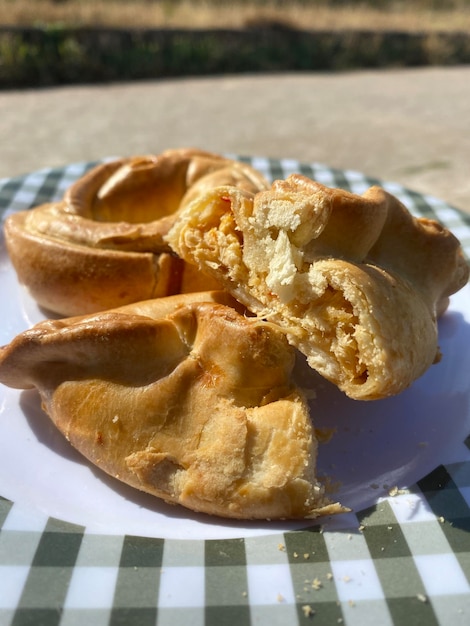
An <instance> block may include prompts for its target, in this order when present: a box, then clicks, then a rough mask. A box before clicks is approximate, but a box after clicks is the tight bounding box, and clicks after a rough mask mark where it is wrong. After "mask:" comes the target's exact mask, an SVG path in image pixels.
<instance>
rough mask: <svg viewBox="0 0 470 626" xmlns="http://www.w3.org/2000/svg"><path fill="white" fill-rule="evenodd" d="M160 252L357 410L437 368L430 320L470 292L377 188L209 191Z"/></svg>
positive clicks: (438, 235)
mask: <svg viewBox="0 0 470 626" xmlns="http://www.w3.org/2000/svg"><path fill="white" fill-rule="evenodd" d="M167 240H168V242H169V243H170V245H171V247H172V248H173V250H174V251H175V252H176V253H177V254H178V255H180V256H181V258H183V259H184V260H185V261H187V262H189V263H194V264H195V265H196V266H197V267H198V268H199V269H200V270H202V271H203V272H205V273H207V274H208V275H209V276H212V277H213V278H215V279H216V280H217V281H218V282H219V283H220V284H221V285H223V287H224V288H225V289H227V290H228V291H230V293H231V294H232V295H233V296H234V297H235V298H237V300H239V301H240V302H241V303H243V304H244V305H245V306H247V307H248V309H250V311H252V312H253V313H255V314H257V315H258V316H259V317H264V318H266V319H268V320H270V321H272V322H273V323H277V324H279V326H280V327H282V328H283V329H284V331H285V332H286V333H287V337H288V339H289V341H290V342H291V343H292V344H293V345H294V346H296V347H297V348H298V349H299V350H300V351H301V352H303V353H304V354H305V355H306V356H307V360H308V363H309V364H310V366H311V367H312V368H314V369H315V370H317V371H318V372H319V373H320V374H322V375H323V376H324V377H326V378H327V379H328V380H330V381H332V382H333V383H335V384H336V385H338V386H339V387H340V389H342V390H343V391H344V392H345V393H346V394H347V395H348V396H350V397H351V398H356V399H363V400H371V399H376V398H382V397H386V396H390V395H393V394H396V393H398V392H400V391H402V390H403V389H405V388H406V387H408V386H409V385H410V384H411V383H412V382H413V381H414V380H415V379H416V378H417V377H419V376H420V375H421V374H423V372H425V371H426V369H427V368H428V367H429V366H430V365H431V364H432V363H433V362H435V361H436V360H437V359H438V358H439V352H438V346H437V324H436V318H437V316H438V315H439V314H441V313H442V312H443V311H444V310H445V309H446V307H447V305H448V298H449V295H450V294H452V293H454V292H456V291H457V290H458V289H460V288H461V287H462V286H463V285H464V284H465V283H466V282H467V280H468V266H467V263H466V261H465V259H464V257H463V254H462V251H461V247H460V245H459V242H458V240H457V239H456V238H455V237H454V236H453V235H452V234H451V233H450V232H449V231H448V230H447V229H445V228H443V227H442V226H440V225H439V224H438V223H437V222H435V221H432V220H428V219H416V218H414V217H413V216H412V215H411V214H410V213H409V211H408V210H407V209H406V208H405V207H404V206H403V204H401V203H400V202H399V201H398V199H397V198H395V197H394V196H392V195H390V194H389V193H387V192H386V191H384V190H383V189H381V188H379V187H372V188H371V189H369V190H368V191H366V192H365V193H364V195H363V196H359V195H355V194H352V193H348V192H346V191H342V190H339V189H330V188H327V187H325V186H323V185H321V184H319V183H317V182H314V181H312V180H310V179H308V178H306V177H304V176H301V175H292V176H290V177H289V178H288V179H287V180H285V181H276V182H275V183H274V184H273V185H272V187H271V189H270V190H268V191H261V192H259V193H257V194H253V193H247V192H243V191H241V190H237V189H234V188H233V187H221V188H219V189H215V190H210V191H208V192H207V193H206V194H205V196H202V197H200V198H198V199H196V200H194V201H193V202H192V203H191V204H189V205H188V206H186V207H185V209H184V210H183V211H182V212H181V214H180V215H179V216H178V220H177V222H176V223H175V225H174V226H173V228H172V229H171V230H170V232H169V234H168V236H167Z"/></svg>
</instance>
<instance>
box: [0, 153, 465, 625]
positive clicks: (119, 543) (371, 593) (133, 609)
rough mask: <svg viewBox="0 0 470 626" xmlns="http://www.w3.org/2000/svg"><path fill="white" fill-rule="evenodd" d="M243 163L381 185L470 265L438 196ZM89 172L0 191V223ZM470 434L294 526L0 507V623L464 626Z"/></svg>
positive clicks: (275, 174)
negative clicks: (313, 520)
mask: <svg viewBox="0 0 470 626" xmlns="http://www.w3.org/2000/svg"><path fill="white" fill-rule="evenodd" d="M229 156H234V155H229ZM242 160H246V161H247V162H250V163H252V165H254V166H255V167H256V168H258V169H259V170H260V171H262V172H263V173H264V174H265V175H266V176H267V177H268V178H270V179H275V178H285V177H286V176H288V175H289V174H290V173H293V172H301V173H304V174H306V175H307V176H309V177H311V178H314V179H316V180H318V181H319V182H321V183H323V184H326V185H329V186H335V187H342V188H345V189H348V190H351V191H353V192H356V193H362V192H363V191H365V189H367V188H368V187H369V186H371V185H373V184H381V185H382V186H383V187H385V188H386V189H387V190H388V191H390V192H392V193H393V194H395V195H396V196H397V197H399V198H400V200H401V201H402V202H403V203H404V204H405V205H406V206H407V207H408V208H409V209H410V210H411V211H412V213H414V214H415V215H419V216H426V217H431V218H436V219H438V220H439V221H440V222H441V223H443V224H444V225H446V226H447V227H448V228H450V229H451V230H452V231H453V232H454V233H455V234H456V235H457V237H459V239H460V240H461V242H462V245H463V247H464V250H465V252H466V254H467V256H470V219H469V216H467V215H465V214H463V213H461V212H460V211H458V210H456V209H454V208H452V207H450V206H448V205H447V204H445V203H444V202H442V201H440V200H438V199H436V198H433V197H428V196H423V195H420V194H418V193H414V192H411V191H409V190H406V189H404V188H402V187H401V186H400V185H396V184H391V183H383V182H380V181H377V180H373V179H370V178H367V177H365V176H364V175H362V174H360V173H357V172H349V171H338V170H334V169H331V168H328V167H325V166H323V165H319V164H302V163H298V162H296V161H291V160H281V161H277V160H269V159H265V158H254V157H253V158H250V159H242ZM92 165H94V164H93V163H86V164H85V163H81V164H72V165H69V166H67V167H64V168H58V169H47V170H42V171H39V172H34V173H32V174H30V175H27V176H23V177H17V178H12V179H8V180H3V181H0V211H1V213H2V216H3V217H4V216H5V215H7V214H8V213H10V212H12V211H17V210H22V209H25V208H29V207H33V206H35V205H37V204H40V203H43V202H46V201H50V200H55V199H59V198H60V197H61V196H62V194H63V192H64V191H65V189H66V188H67V187H68V186H69V185H70V184H71V183H72V182H73V181H74V180H76V179H77V178H78V177H79V176H80V175H82V174H83V173H84V171H85V170H86V169H88V168H90V167H91V166H92ZM0 247H3V249H4V243H3V241H2V240H0ZM0 269H1V268H0ZM0 279H1V276H0ZM8 297H11V294H8V293H2V299H4V298H8ZM468 348H469V346H463V347H462V349H464V350H468ZM469 386H470V381H469ZM1 394H2V391H0V419H1V420H8V414H7V413H8V411H7V410H5V408H4V407H5V405H4V404H2V403H1V400H2V395H1ZM462 397H463V398H464V399H465V401H463V402H462V403H461V405H459V406H461V410H462V411H463V412H467V413H468V412H469V411H470V407H469V406H468V404H467V399H468V394H467V395H465V394H464V395H463V396H462ZM445 418H446V416H445V415H443V419H445ZM468 434H469V433H468V432H462V437H461V439H462V441H461V446H460V447H459V446H457V448H456V449H455V450H454V451H453V453H452V455H450V456H449V455H447V457H446V459H444V460H442V459H436V462H435V467H434V469H433V470H432V471H430V472H428V473H427V474H426V475H425V476H423V477H422V478H421V479H420V480H418V481H417V482H415V483H414V484H412V485H406V487H407V488H406V489H405V490H402V491H399V492H398V493H396V494H395V495H393V496H392V495H390V496H386V497H381V498H379V499H378V500H377V502H375V503H374V504H373V505H372V506H370V507H368V508H366V509H365V510H361V511H354V512H351V513H347V514H345V515H343V516H338V517H336V518H334V519H327V520H322V522H321V524H320V525H312V526H310V527H308V528H305V529H301V528H300V529H295V530H292V529H288V527H287V526H286V527H285V528H283V527H282V525H279V524H277V525H276V526H275V527H273V528H272V529H269V528H267V529H266V531H265V532H250V533H243V532H240V535H239V536H234V537H232V538H223V539H220V538H205V539H200V538H198V539H192V538H191V537H190V536H189V537H185V538H174V537H165V536H163V537H158V533H157V536H152V537H150V536H140V535H136V534H135V533H121V534H119V533H116V532H113V533H112V534H107V533H106V530H104V531H102V532H97V531H96V530H94V529H91V530H90V528H87V527H84V526H82V525H80V524H79V523H72V522H71V521H64V520H62V519H58V518H57V516H56V515H55V514H54V511H48V512H44V511H41V510H38V509H37V508H36V507H34V506H28V505H27V503H25V502H24V501H22V502H21V503H18V502H15V501H14V498H13V499H12V498H10V499H7V498H5V497H3V498H2V497H0V527H1V531H0V625H1V626H7V625H12V626H13V625H14V626H29V625H31V626H33V625H34V626H41V625H47V626H54V625H60V626H78V625H80V626H81V625H83V624H86V625H87V626H105V625H109V626H121V625H122V626H147V625H148V626H150V625H152V626H154V625H156V626H166V625H168V626H183V625H184V626H187V625H188V624H191V625H192V626H202V625H204V626H212V625H213V626H223V625H224V624H225V625H230V626H245V625H253V626H255V625H257V624H259V625H265V624H269V626H277V625H279V626H295V625H297V624H298V625H301V624H315V625H316V626H319V625H328V626H331V625H333V624H346V625H348V626H368V625H371V626H372V625H373V626H377V625H380V626H387V625H392V624H393V625H397V626H402V625H405V626H408V625H410V626H412V625H414V624H416V625H420V626H421V625H426V626H433V625H437V624H441V625H446V626H447V625H449V626H450V625H452V626H459V625H461V626H464V625H466V626H467V625H468V624H470V508H469V505H470V439H466V436H467V435H468ZM3 445H4V444H3V442H2V441H1V440H0V455H1V454H4V453H5V450H4V448H2V446H3ZM51 489H53V485H52V486H51ZM70 489H79V486H75V485H74V486H72V485H71V486H70ZM1 495H2V494H0V496H1ZM3 495H4V494H3ZM12 500H13V501H12ZM183 518H184V515H183ZM123 527H125V521H123ZM263 528H266V526H263ZM232 534H233V533H232ZM235 535H236V533H235Z"/></svg>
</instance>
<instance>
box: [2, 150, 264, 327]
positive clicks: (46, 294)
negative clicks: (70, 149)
mask: <svg viewBox="0 0 470 626" xmlns="http://www.w3.org/2000/svg"><path fill="white" fill-rule="evenodd" d="M218 185H234V186H235V187H238V188H240V189H245V190H248V191H253V192H256V191H259V190H261V189H265V188H267V182H266V181H265V179H264V178H263V176H262V175H261V174H260V173H259V172H257V171H256V170H255V169H253V168H252V167H250V166H249V165H247V164H244V163H241V162H238V161H234V160H231V159H227V158H224V157H222V156H219V155H216V154H211V153H208V152H203V151H201V150H195V149H177V150H167V151H166V152H163V153H162V154H160V155H146V156H136V157H131V158H123V159H117V160H115V161H112V162H109V163H104V164H102V165H98V166H96V167H95V168H93V169H92V170H91V171H89V172H88V173H87V174H85V175H84V176H83V177H81V178H80V179H79V180H78V181H77V182H76V183H74V184H73V185H72V186H71V187H70V188H69V189H68V190H67V192H66V193H65V195H64V197H63V199H62V200H61V201H60V202H54V203H50V204H45V205H41V206H39V207H36V208H34V209H32V210H30V211H22V212H19V213H15V214H13V215H11V216H9V217H8V219H7V220H6V222H5V240H6V244H7V249H8V252H9V255H10V259H11V261H12V264H13V266H14V268H15V270H16V272H17V275H18V279H19V281H20V283H22V284H24V285H25V286H26V287H27V288H28V290H29V292H30V293H31V295H32V296H33V298H34V299H35V300H36V301H37V302H38V303H39V304H40V305H41V306H43V307H45V308H46V309H49V310H51V311H54V312H56V313H58V314H59V315H81V314H85V313H92V312H95V311H100V310H105V309H108V308H114V307H116V306H121V305H124V304H128V303H131V302H136V301H139V300H145V299H149V298H155V297H160V296H165V295H171V294H176V293H188V292H191V291H197V290H207V289H214V288H216V287H217V284H216V282H215V281H214V280H211V279H209V278H208V277H207V276H206V277H201V276H200V274H198V273H197V272H194V271H193V269H192V268H188V267H187V265H186V264H185V263H184V262H183V261H181V260H180V259H177V258H176V257H175V255H174V254H171V250H170V249H169V247H168V244H167V243H166V242H165V241H164V239H163V237H164V235H165V234H166V233H167V231H168V229H169V228H170V226H171V224H172V223H173V221H174V219H175V215H176V213H177V212H178V210H179V209H180V208H181V207H182V206H184V205H185V204H186V203H187V202H189V201H191V200H192V199H193V198H195V197H197V196H198V195H199V194H201V193H203V192H205V191H206V190H208V189H211V188H212V187H214V186H218Z"/></svg>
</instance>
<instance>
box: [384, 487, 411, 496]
mask: <svg viewBox="0 0 470 626" xmlns="http://www.w3.org/2000/svg"><path fill="white" fill-rule="evenodd" d="M405 493H410V492H409V491H408V489H399V488H398V487H397V486H395V487H392V488H391V489H390V490H389V492H388V495H389V496H390V497H391V498H394V497H395V496H402V495H403V494H405Z"/></svg>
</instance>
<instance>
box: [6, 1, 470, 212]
mask: <svg viewBox="0 0 470 626" xmlns="http://www.w3.org/2000/svg"><path fill="white" fill-rule="evenodd" d="M469 101H470V0H408V1H400V0H375V1H373V0H368V1H367V0H363V1H354V0H329V1H328V0H292V1H286V0H277V1H276V0H250V1H248V0H246V1H244V0H237V1H236V2H222V1H221V0H205V1H203V0H180V1H179V0H132V1H131V0H0V177H9V176H16V175H20V174H23V173H26V172H29V171H32V170H35V169H40V168H42V167H56V166H57V167H58V166H61V165H64V164H66V163H70V162H75V161H90V160H95V159H99V158H101V157H105V156H115V155H129V154H137V153H148V152H158V151H161V150H163V149H166V148H169V147H178V146H196V147H200V148H204V149H209V150H214V151H217V152H224V153H231V154H240V155H243V156H245V155H250V156H253V155H255V156H258V155H260V156H267V157H274V158H292V159H298V160H300V161H315V162H321V163H325V164H327V165H330V166H332V167H337V168H344V169H352V170H357V171H361V172H364V173H366V174H367V175H370V176H373V177H378V178H382V179H387V180H393V181H396V182H399V183H401V184H403V185H405V186H407V187H410V188H413V189H415V190H417V191H421V192H422V193H429V194H431V195H436V196H438V197H441V198H443V199H445V200H446V201H447V202H449V203H451V204H453V205H455V206H458V207H460V208H463V209H464V210H470V177H469V176H468V161H469V155H470V133H469V132H468V131H469V130H470V128H469V126H470V122H469V121H468V102H469Z"/></svg>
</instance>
